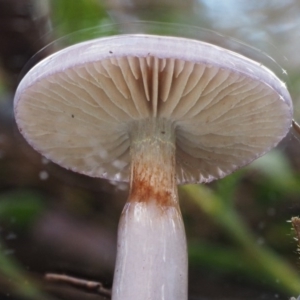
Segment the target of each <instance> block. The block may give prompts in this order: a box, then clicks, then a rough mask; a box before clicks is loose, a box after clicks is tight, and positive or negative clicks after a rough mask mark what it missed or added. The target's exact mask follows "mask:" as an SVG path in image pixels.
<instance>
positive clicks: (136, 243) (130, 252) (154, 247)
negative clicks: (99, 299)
mask: <svg viewBox="0 0 300 300" xmlns="http://www.w3.org/2000/svg"><path fill="white" fill-rule="evenodd" d="M187 270H188V261H187V247H186V238H185V231H184V225H183V222H182V217H181V213H180V211H179V209H177V208H176V207H174V206H172V207H166V208H164V209H163V210H162V208H161V207H158V206H157V205H156V204H155V202H152V201H151V202H148V203H146V202H129V203H127V204H126V206H125V208H124V211H123V213H122V216H121V220H120V224H119V232H118V253H117V261H116V268H115V275H114V284H113V291H112V300H187Z"/></svg>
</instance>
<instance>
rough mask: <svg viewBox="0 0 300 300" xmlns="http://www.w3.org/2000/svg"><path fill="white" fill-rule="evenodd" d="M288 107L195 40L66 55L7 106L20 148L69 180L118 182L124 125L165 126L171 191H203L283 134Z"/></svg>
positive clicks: (221, 52) (258, 73) (106, 46)
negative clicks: (172, 141)
mask: <svg viewBox="0 0 300 300" xmlns="http://www.w3.org/2000/svg"><path fill="white" fill-rule="evenodd" d="M292 113H293V112H292V103H291V99H290V96H289V94H288V92H287V90H286V87H285V85H284V84H283V83H282V82H281V81H280V80H279V79H278V78H277V77H276V76H275V75H274V74H273V73H272V72H270V71H269V70H268V69H266V68H264V67H263V66H261V65H259V64H258V63H256V62H254V61H251V60H249V59H247V58H245V57H242V56H240V55H238V54H235V53H233V52H230V51H228V50H225V49H222V48H219V47H216V46H213V45H209V44H206V43H202V42H199V41H195V40H188V39H180V38H171V37H160V36H149V35H123V36H115V37H111V38H103V39H97V40H93V41H90V42H85V43H82V44H78V45H75V46H72V47H70V48H66V49H64V50H62V51H60V52H58V53H56V54H54V55H52V56H51V57H49V58H47V59H46V60H44V61H43V62H41V63H40V64H38V65H37V66H36V67H34V68H33V69H32V70H31V71H30V72H29V73H28V74H27V75H26V77H25V78H24V79H23V81H22V82H21V84H20V86H19V88H18V90H17V93H16V96H15V115H16V120H17V123H18V126H19V128H20V131H21V132H22V133H23V135H24V136H25V138H26V139H27V140H28V142H29V143H30V144H31V145H32V146H33V147H34V148H35V149H36V150H38V151H39V152H41V153H42V154H43V155H45V156H46V157H47V158H49V159H51V160H53V161H54V162H56V163H58V164H60V165H62V166H64V167H66V168H69V169H72V170H74V171H77V172H80V173H83V174H86V175H89V176H93V177H104V178H109V179H112V180H120V181H126V180H128V176H129V166H130V155H129V150H130V136H131V130H132V123H133V122H136V121H142V120H149V119H151V118H152V119H161V118H163V119H165V120H169V121H170V122H171V123H172V124H173V126H174V128H175V133H176V163H177V165H176V167H177V178H178V183H185V182H209V181H212V180H214V179H217V178H221V177H224V176H225V175H227V174H229V173H231V172H233V171H234V170H236V169H238V168H240V167H242V166H244V165H246V164H248V163H250V162H251V161H252V160H254V159H256V158H257V157H259V156H261V155H263V154H264V153H265V152H267V151H269V150H270V149H271V148H272V147H274V146H276V145H277V143H278V142H279V141H280V140H281V139H282V138H283V137H284V136H285V135H286V134H287V132H288V130H289V128H290V126H291V120H292Z"/></svg>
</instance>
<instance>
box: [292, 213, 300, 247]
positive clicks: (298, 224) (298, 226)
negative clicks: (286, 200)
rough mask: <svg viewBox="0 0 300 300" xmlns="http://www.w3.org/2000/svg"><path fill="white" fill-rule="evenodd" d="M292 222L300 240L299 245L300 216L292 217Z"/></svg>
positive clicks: (297, 238) (297, 239)
mask: <svg viewBox="0 0 300 300" xmlns="http://www.w3.org/2000/svg"><path fill="white" fill-rule="evenodd" d="M291 222H292V226H293V228H294V230H295V234H296V238H295V240H296V241H297V242H298V246H299V242H300V218H298V217H292V219H291Z"/></svg>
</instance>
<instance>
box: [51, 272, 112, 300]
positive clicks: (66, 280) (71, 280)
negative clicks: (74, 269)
mask: <svg viewBox="0 0 300 300" xmlns="http://www.w3.org/2000/svg"><path fill="white" fill-rule="evenodd" d="M45 278H46V280H48V281H52V282H57V283H63V284H69V285H72V286H74V287H76V288H81V289H84V290H87V291H89V292H91V293H95V294H97V295H101V296H104V297H106V298H108V299H111V291H110V290H108V289H106V288H104V287H103V284H102V283H101V282H96V281H90V280H85V279H79V278H76V277H72V276H68V275H61V274H53V273H48V274H46V275H45Z"/></svg>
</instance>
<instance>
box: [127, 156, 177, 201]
mask: <svg viewBox="0 0 300 300" xmlns="http://www.w3.org/2000/svg"><path fill="white" fill-rule="evenodd" d="M145 156H146V158H145ZM131 176H132V180H131V188H130V198H129V201H132V202H150V201H154V202H156V203H157V204H158V205H159V206H161V207H166V206H174V205H177V204H176V202H177V201H176V199H177V186H176V174H175V160H174V157H173V156H172V157H170V156H169V157H163V156H162V157H161V158H158V157H157V160H156V159H154V160H152V161H151V160H149V159H147V155H143V154H141V155H139V157H138V159H137V160H135V161H134V162H133V165H132V171H131Z"/></svg>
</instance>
